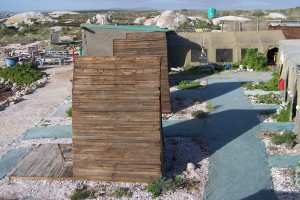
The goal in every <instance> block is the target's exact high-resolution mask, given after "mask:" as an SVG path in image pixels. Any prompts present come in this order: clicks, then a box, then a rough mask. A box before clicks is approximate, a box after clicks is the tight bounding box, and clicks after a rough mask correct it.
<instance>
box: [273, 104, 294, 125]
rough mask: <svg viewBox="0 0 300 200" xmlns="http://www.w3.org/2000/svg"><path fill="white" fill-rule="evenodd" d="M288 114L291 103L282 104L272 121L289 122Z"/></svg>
mask: <svg viewBox="0 0 300 200" xmlns="http://www.w3.org/2000/svg"><path fill="white" fill-rule="evenodd" d="M290 113H291V103H290V102H289V103H282V104H281V105H280V108H279V109H277V111H276V113H275V115H274V116H273V118H274V119H276V121H278V122H288V121H290Z"/></svg>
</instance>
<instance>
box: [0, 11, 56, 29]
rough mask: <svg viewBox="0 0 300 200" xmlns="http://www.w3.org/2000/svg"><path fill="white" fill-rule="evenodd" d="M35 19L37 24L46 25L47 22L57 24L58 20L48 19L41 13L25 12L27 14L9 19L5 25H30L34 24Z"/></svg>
mask: <svg viewBox="0 0 300 200" xmlns="http://www.w3.org/2000/svg"><path fill="white" fill-rule="evenodd" d="M33 19H34V20H36V21H37V22H41V23H45V22H56V20H54V19H52V18H50V17H46V16H45V15H43V14H42V13H40V12H25V13H19V14H16V15H14V16H12V17H9V18H7V20H6V22H4V24H6V25H14V26H18V24H20V23H25V24H28V25H32V24H33Z"/></svg>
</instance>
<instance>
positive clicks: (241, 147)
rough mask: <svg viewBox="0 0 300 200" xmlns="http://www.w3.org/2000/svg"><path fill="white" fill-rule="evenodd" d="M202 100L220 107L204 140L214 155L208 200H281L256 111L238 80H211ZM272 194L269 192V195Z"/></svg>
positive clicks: (210, 117) (212, 157) (212, 117)
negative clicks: (274, 185) (272, 174)
mask: <svg viewBox="0 0 300 200" xmlns="http://www.w3.org/2000/svg"><path fill="white" fill-rule="evenodd" d="M208 83H209V85H208V87H206V88H205V90H203V93H202V96H203V97H204V98H205V99H206V100H209V101H211V102H212V103H213V105H215V106H217V109H216V111H215V112H214V113H212V114H211V115H210V116H209V117H208V118H207V126H206V132H205V134H204V137H205V138H206V140H207V142H208V146H209V150H210V152H211V157H210V172H209V182H208V184H207V187H206V189H205V195H204V199H207V200H238V199H246V198H247V199H249V198H250V197H252V196H254V197H255V199H256V200H259V199H263V200H268V199H270V200H271V199H272V200H273V199H277V198H276V196H275V194H274V193H273V192H272V182H271V175H270V172H269V168H268V159H267V156H266V153H265V147H264V144H263V142H262V141H261V140H260V139H259V138H257V137H256V135H257V133H259V132H260V127H259V123H260V122H259V121H258V119H257V117H256V110H254V109H253V106H252V105H251V104H250V102H249V101H248V100H247V99H246V97H245V95H244V92H243V89H242V88H241V87H240V85H241V83H240V82H239V81H238V80H236V79H227V80H224V79H222V80H218V79H214V80H209V82H208ZM268 191H269V192H268Z"/></svg>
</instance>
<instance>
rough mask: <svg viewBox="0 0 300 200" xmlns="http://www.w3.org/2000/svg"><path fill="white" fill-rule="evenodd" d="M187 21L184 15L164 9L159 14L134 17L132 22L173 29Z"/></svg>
mask: <svg viewBox="0 0 300 200" xmlns="http://www.w3.org/2000/svg"><path fill="white" fill-rule="evenodd" d="M185 22H189V19H188V17H187V16H186V15H184V14H181V13H179V12H175V11H173V10H166V11H164V12H163V13H162V14H161V15H158V16H156V17H153V18H150V19H146V17H139V18H136V19H135V21H134V23H135V24H138V25H145V26H157V27H159V28H168V29H175V28H176V27H178V26H179V25H181V24H183V23H185Z"/></svg>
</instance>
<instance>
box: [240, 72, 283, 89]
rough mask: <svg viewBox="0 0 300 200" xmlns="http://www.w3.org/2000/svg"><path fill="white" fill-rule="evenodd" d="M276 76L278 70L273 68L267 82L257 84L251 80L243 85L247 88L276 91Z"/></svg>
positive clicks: (277, 75)
mask: <svg viewBox="0 0 300 200" xmlns="http://www.w3.org/2000/svg"><path fill="white" fill-rule="evenodd" d="M278 78H279V71H278V70H275V71H274V72H273V73H272V78H271V79H270V80H269V81H267V82H259V83H258V84H253V83H252V82H246V83H244V84H243V87H244V88H246V89H247V90H254V89H260V90H264V91H278V90H279V88H278Z"/></svg>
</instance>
